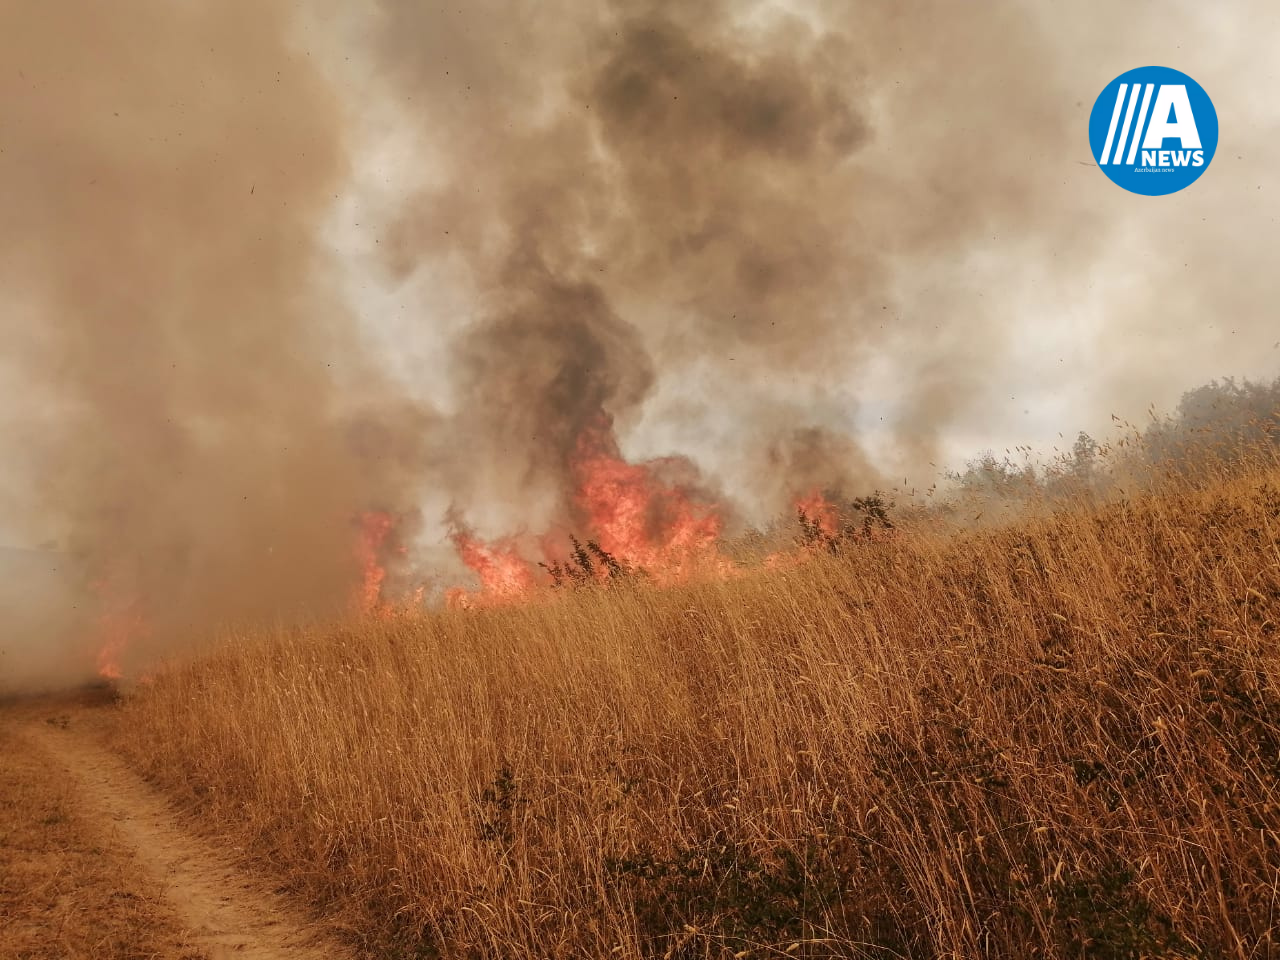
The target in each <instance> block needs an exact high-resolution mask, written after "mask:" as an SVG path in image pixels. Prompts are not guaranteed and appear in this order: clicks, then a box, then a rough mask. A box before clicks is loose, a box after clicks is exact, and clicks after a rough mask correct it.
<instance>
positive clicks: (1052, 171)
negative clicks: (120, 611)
mask: <svg viewBox="0 0 1280 960" xmlns="http://www.w3.org/2000/svg"><path fill="white" fill-rule="evenodd" d="M1245 8H1249V9H1245ZM1238 14H1239V15H1234V14H1230V13H1225V12H1217V13H1215V12H1213V11H1206V10H1203V9H1201V8H1199V7H1195V6H1193V5H1189V4H1188V5H1179V4H1174V5H1169V4H1154V3H1151V4H1130V5H1126V7H1125V9H1124V10H1123V11H1122V12H1117V11H1116V10H1115V9H1114V8H1113V7H1111V6H1110V5H1105V4H1101V3H1084V4H1073V5H1070V6H1059V5H1047V4H1035V3H1029V2H1028V3H1017V2H1012V0H996V2H992V3H985V4H982V5H980V6H979V5H971V4H956V3H949V2H942V0H933V2H924V0H921V2H908V3H898V4H874V3H852V2H849V3H836V2H811V3H799V2H797V3H791V4H778V3H772V4H770V3H729V2H721V0H710V2H703V3H696V4H691V3H675V2H663V0H612V2H601V3H596V4H584V3H578V2H568V0H552V2H542V3H528V2H523V0H516V2H497V0H480V2H475V3H469V4H465V5H458V6H437V5H430V4H421V3H416V2H414V3H411V2H408V0H369V2H367V3H362V4H336V3H333V2H331V0H314V2H312V3H304V4H285V3H276V2H274V0H268V2H261V0H255V2H252V3H250V2H248V0H222V2H219V3H212V2H207V0H188V2H183V3H170V2H161V0H129V2H127V3H123V4H117V5H111V6H110V7H105V6H90V5H83V6H78V5H65V4H64V5H58V4H41V3H36V2H34V0H0V54H2V56H0V63H2V64H4V67H3V70H4V74H3V76H4V80H3V82H2V83H0V190H2V191H3V192H2V194H0V215H2V216H3V225H4V231H3V233H2V234H0V278H3V283H4V291H5V296H4V307H3V314H2V315H3V318H4V319H3V321H0V333H2V334H3V336H4V338H5V344H6V347H5V352H4V355H3V360H2V361H0V386H2V387H3V389H4V390H5V392H6V395H7V396H8V397H9V398H10V400H9V402H8V403H7V404H6V409H5V410H4V411H3V413H2V414H0V451H2V452H3V454H4V456H5V458H6V461H7V464H8V466H7V469H5V470H4V471H3V474H2V475H0V506H2V507H3V509H4V522H5V526H6V528H7V529H8V530H9V531H10V532H11V534H12V538H13V539H16V540H20V541H22V542H24V543H26V544H27V545H33V544H35V543H37V542H40V541H55V542H56V546H57V550H56V553H57V555H58V556H59V557H65V558H68V559H67V562H66V563H65V564H61V561H60V564H61V566H63V567H65V568H68V569H71V570H73V571H74V573H73V574H67V577H68V582H74V583H75V586H74V588H70V587H69V588H68V591H69V592H68V594H67V597H64V598H63V599H64V600H67V598H68V597H70V598H72V599H75V603H74V604H73V603H72V602H70V600H67V602H61V603H60V604H59V606H60V611H61V613H63V614H65V609H66V608H68V607H70V606H76V605H78V604H79V603H80V599H81V598H83V597H84V596H86V590H87V589H88V588H87V587H86V586H85V585H86V584H88V583H89V582H91V581H92V582H97V583H99V584H102V583H106V584H108V588H109V589H111V590H114V591H116V592H117V593H118V594H120V595H124V596H130V597H138V598H141V600H142V601H143V602H144V603H145V605H146V607H147V609H148V611H149V618H150V624H151V626H150V630H151V634H152V637H153V639H152V640H151V641H149V642H150V643H151V645H152V647H153V648H154V649H156V650H165V649H173V648H175V647H176V646H181V644H182V643H184V642H185V640H186V638H187V637H189V636H193V635H195V634H197V633H200V632H202V631H205V630H207V629H208V628H209V627H210V626H211V625H213V624H214V623H222V622H241V621H261V620H264V619H271V618H276V619H279V618H289V617H293V616H296V615H303V614H305V615H308V616H313V615H328V614H334V613H339V612H341V611H342V610H343V609H344V607H345V605H346V604H348V603H349V598H350V595H351V591H352V587H353V583H354V582H355V581H356V580H357V578H358V576H359V571H358V569H357V554H356V551H355V550H354V549H353V545H352V544H353V537H355V536H356V534H357V531H358V529H359V519H358V518H359V516H360V514H361V513H362V512H363V511H367V510H384V511H388V512H390V513H393V514H395V515H396V516H397V517H398V518H401V522H402V523H403V524H405V525H406V526H408V527H412V526H413V525H414V524H415V523H419V522H421V523H422V524H423V529H424V530H425V531H426V533H427V535H428V536H430V535H431V534H432V531H433V530H434V531H435V534H436V539H438V540H440V541H441V543H446V538H445V537H444V535H443V529H444V528H443V527H442V524H443V522H444V518H445V517H456V518H461V522H464V523H467V524H469V525H476V526H478V528H479V529H480V530H481V531H482V532H483V533H486V534H491V535H498V534H504V533H521V532H535V533H536V532H537V531H539V530H540V529H544V528H545V527H546V526H547V525H549V524H553V523H557V522H561V523H564V522H570V521H572V520H573V519H574V518H573V516H572V512H573V491H572V489H571V488H572V484H573V477H574V470H573V459H574V456H575V450H576V449H577V443H578V439H579V437H580V436H581V435H582V434H583V431H584V430H586V429H588V428H591V427H593V426H594V425H598V424H600V423H602V422H607V423H610V424H612V425H613V428H614V429H615V430H616V432H617V434H618V437H619V440H620V442H621V443H622V447H623V449H624V450H632V451H636V452H638V453H640V454H642V455H645V456H655V457H665V458H668V459H666V460H664V461H663V462H664V463H666V464H673V463H677V462H678V463H680V464H681V465H682V466H681V467H680V469H679V470H678V471H674V472H675V473H678V474H679V475H680V476H682V477H685V478H686V481H687V484H688V486H689V488H690V489H691V490H696V491H697V493H698V496H699V497H702V498H707V499H714V500H718V501H720V502H721V503H722V506H723V510H724V512H725V515H726V516H727V517H730V518H743V517H745V518H753V519H756V520H759V519H760V518H763V517H767V516H769V515H770V514H771V513H776V512H777V511H780V510H785V509H786V508H787V505H788V503H789V502H790V498H792V497H794V496H795V495H797V494H799V493H802V492H806V491H808V490H811V489H813V488H815V487H817V488H826V489H830V490H835V491H839V492H842V493H847V494H851V495H857V494H861V493H865V492H868V491H869V490H870V489H873V488H875V487H877V486H882V485H885V484H889V483H893V482H896V480H897V479H899V478H900V477H901V475H902V474H904V473H907V472H912V471H914V472H916V473H917V474H919V472H920V471H924V470H926V469H927V467H928V465H929V464H930V463H933V462H937V461H938V460H939V458H940V456H942V455H943V453H945V452H946V450H947V449H948V447H949V445H953V444H954V443H955V442H956V438H957V437H960V438H964V441H965V442H968V438H970V437H973V438H975V439H976V440H979V441H980V440H981V439H982V438H983V437H984V436H985V435H990V434H993V433H994V434H999V435H1002V436H1008V435H1010V433H1011V432H1014V431H1016V430H1018V429H1020V428H1021V427H1022V426H1029V425H1030V420H1029V419H1027V418H1028V417H1030V416H1031V408H1033V407H1037V406H1038V408H1039V409H1041V410H1049V411H1052V413H1053V415H1054V416H1055V417H1060V418H1063V419H1065V420H1068V422H1064V423H1061V424H1060V426H1061V427H1063V428H1065V429H1067V430H1074V429H1076V428H1077V427H1083V426H1087V425H1088V424H1089V423H1092V422H1094V421H1095V420H1097V419H1098V418H1105V417H1106V415H1107V414H1108V413H1110V412H1115V410H1116V409H1117V408H1118V409H1121V410H1124V411H1130V410H1132V409H1134V408H1137V409H1142V408H1145V406H1146V405H1147V404H1148V403H1151V402H1160V403H1165V404H1168V403H1169V402H1170V401H1171V400H1173V399H1176V393H1177V392H1179V391H1180V390H1181V389H1183V388H1185V387H1188V386H1193V385H1195V383H1196V382H1200V381H1201V380H1203V379H1207V378H1208V376H1213V375H1223V374H1230V373H1242V372H1244V373H1250V372H1257V373H1262V372H1267V371H1266V370H1265V369H1264V368H1265V367H1266V366H1267V364H1268V363H1269V362H1270V361H1269V359H1268V356H1269V355H1267V354H1266V352H1265V350H1266V349H1269V348H1270V343H1267V344H1265V345H1264V344H1263V340H1266V339H1274V338H1271V337H1270V336H1269V334H1268V332H1267V331H1268V330H1270V329H1272V328H1273V327H1274V322H1273V321H1272V320H1271V309H1272V307H1271V304H1273V303H1275V302H1276V294H1277V293H1280V290H1277V289H1276V288H1277V285H1280V281H1277V279H1276V276H1277V275H1276V274H1275V271H1273V270H1271V269H1269V267H1268V265H1267V263H1266V257H1267V256H1268V251H1270V250H1271V249H1274V241H1275V240H1276V239H1280V238H1278V237H1277V236H1276V234H1277V232H1278V231H1277V228H1276V226H1275V222H1276V218H1275V217H1274V215H1268V214H1267V213H1266V211H1267V210H1268V209H1269V208H1268V206H1267V205H1268V203H1269V199H1268V198H1269V197H1270V195H1271V193H1273V192H1274V188H1275V187H1276V185H1277V184H1276V181H1275V178H1274V175H1273V174H1271V173H1270V171H1271V170H1273V169H1274V168H1275V164H1274V162H1272V161H1273V160H1274V157H1273V156H1272V154H1273V153H1274V149H1275V145H1276V143H1277V130H1280V124H1278V123H1277V119H1276V112H1275V110H1274V108H1272V107H1271V106H1270V105H1269V103H1268V102H1267V100H1266V98H1263V97H1260V96H1259V95H1258V94H1257V91H1258V90H1259V89H1262V88H1263V87H1265V85H1266V83H1267V82H1269V81H1268V78H1270V79H1271V81H1274V72H1273V68H1272V67H1271V66H1270V60H1269V59H1268V58H1267V55H1266V50H1265V44H1264V43H1262V42H1260V41H1259V40H1257V39H1256V38H1258V37H1262V36H1265V35H1266V34H1267V30H1266V29H1263V28H1264V27H1266V26H1267V25H1268V24H1271V25H1275V20H1276V14H1275V13H1274V11H1272V10H1271V8H1270V7H1269V6H1267V5H1264V4H1261V3H1256V4H1246V5H1242V8H1241V11H1239V12H1238ZM1147 62H1164V63H1166V64H1167V65H1169V66H1175V67H1177V68H1179V69H1182V70H1184V71H1186V72H1188V73H1190V74H1191V75H1192V76H1195V77H1196V78H1197V79H1198V80H1199V81H1200V82H1201V83H1202V84H1203V85H1204V86H1205V88H1206V89H1207V90H1208V91H1209V93H1210V95H1211V96H1212V97H1213V98H1214V100H1215V104H1216V106H1217V110H1218V113H1219V117H1220V120H1221V122H1222V130H1223V145H1222V146H1221V147H1220V150H1219V157H1218V159H1217V160H1215V163H1214V165H1213V166H1212V167H1211V169H1210V170H1209V171H1208V172H1207V174H1206V175H1205V176H1204V177H1202V178H1201V180H1200V181H1199V182H1198V183H1197V184H1196V185H1194V187H1193V188H1191V189H1189V190H1187V191H1184V193H1183V194H1179V195H1175V196H1173V197H1169V198H1159V199H1155V200H1153V199H1152V198H1139V197H1133V196H1131V195H1128V194H1124V193H1123V191H1120V190H1119V189H1118V188H1116V187H1115V186H1114V185H1112V184H1111V183H1110V182H1109V181H1107V180H1106V178H1105V177H1103V176H1102V175H1101V174H1100V173H1099V172H1098V171H1097V170H1096V169H1093V168H1091V166H1090V163H1091V158H1090V155H1089V149H1088V141H1087V118H1088V113H1089V109H1090V108H1091V106H1092V103H1093V99H1094V97H1096V95H1097V93H1098V91H1100V90H1101V89H1102V88H1103V86H1105V84H1106V83H1107V82H1108V81H1109V80H1110V79H1111V78H1112V77H1113V76H1115V75H1117V74H1118V73H1121V72H1123V71H1124V70H1127V69H1130V68H1132V67H1134V66H1138V65H1141V64H1143V63H1147ZM1273 86H1274V84H1273ZM1024 414H1025V416H1024ZM673 457H674V458H676V459H670V458H673ZM681 458H683V459H681ZM433 524H434V526H433ZM444 549H445V550H446V551H447V547H445V548H444ZM419 561H420V562H421V563H422V564H424V565H426V566H430V565H431V564H433V563H436V562H437V561H439V562H444V554H443V553H431V552H430V551H429V550H427V551H426V552H425V553H424V554H423V557H422V558H419ZM46 592H47V591H46ZM86 605H87V601H86ZM11 606H12V605H11ZM77 608H78V606H77ZM13 609H16V607H13ZM28 612H29V611H27V612H24V617H26V619H25V620H24V623H29V622H30V621H31V617H30V616H27V613H28ZM37 619H38V618H37ZM59 630H60V631H61V632H60V633H59V636H62V635H64V634H65V635H66V636H70V637H72V639H64V640H62V641H59V642H61V643H63V644H64V645H66V646H67V647H68V649H70V648H71V647H74V646H75V644H77V643H82V642H83V640H82V639H76V637H77V636H79V635H77V634H76V631H75V630H70V631H68V630H64V629H62V628H61V627H60V628H59ZM23 631H24V635H26V634H27V633H30V632H31V631H30V630H29V627H24V628H23ZM31 635H33V636H34V633H32V634H31ZM40 642H42V643H46V641H45V640H42V641H40ZM47 642H52V641H47ZM27 645H28V646H33V643H30V644H27ZM16 646H17V647H18V648H20V647H21V646H22V645H21V644H17V645H16ZM13 647H14V645H13V644H11V649H12V648H13ZM46 659H47V658H46ZM13 666H14V660H13V657H12V654H10V668H11V669H12V668H13Z"/></svg>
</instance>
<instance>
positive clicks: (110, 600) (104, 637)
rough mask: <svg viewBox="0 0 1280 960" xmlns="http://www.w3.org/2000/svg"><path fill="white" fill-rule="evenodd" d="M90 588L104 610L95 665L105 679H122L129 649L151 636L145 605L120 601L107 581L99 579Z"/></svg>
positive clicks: (95, 645)
mask: <svg viewBox="0 0 1280 960" xmlns="http://www.w3.org/2000/svg"><path fill="white" fill-rule="evenodd" d="M90 586H91V587H92V588H93V591H94V592H95V593H96V594H97V595H98V601H99V604H100V605H101V608H102V610H101V612H100V613H99V614H98V620H97V629H96V631H95V632H96V636H95V639H94V647H95V652H94V666H95V667H96V669H97V672H98V676H100V677H102V678H103V679H104V680H121V679H123V678H124V668H123V667H122V665H121V663H122V660H123V657H124V653H125V650H126V649H127V648H128V647H129V646H130V645H131V644H132V643H133V642H134V641H135V640H136V639H138V638H140V637H142V636H144V635H145V634H146V633H147V629H148V628H147V621H146V617H145V616H144V615H143V612H142V604H141V602H140V601H138V600H122V599H120V597H119V595H118V594H116V593H115V592H114V591H113V589H112V587H111V585H110V584H109V583H108V582H107V581H106V580H96V581H94V582H93V583H92V584H91V585H90Z"/></svg>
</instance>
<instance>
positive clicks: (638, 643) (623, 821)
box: [120, 460, 1280, 960]
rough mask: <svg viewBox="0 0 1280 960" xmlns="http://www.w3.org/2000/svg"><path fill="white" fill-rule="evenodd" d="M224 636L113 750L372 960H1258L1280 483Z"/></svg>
mask: <svg viewBox="0 0 1280 960" xmlns="http://www.w3.org/2000/svg"><path fill="white" fill-rule="evenodd" d="M1181 473H1182V475H1180V476H1178V477H1177V478H1175V479H1166V480H1164V481H1161V482H1159V483H1157V484H1156V485H1155V486H1153V487H1150V488H1148V489H1147V490H1146V491H1145V492H1142V493H1133V494H1131V495H1129V496H1127V497H1124V498H1122V499H1110V500H1109V501H1108V502H1100V501H1098V500H1088V499H1085V498H1081V499H1079V500H1077V502H1075V503H1073V504H1071V505H1070V506H1067V507H1063V508H1061V509H1058V510H1055V511H1053V512H1052V513H1050V514H1049V515H1047V516H1043V517H1040V518H1037V519H1027V520H1023V521H1020V522H1018V523H1014V524H1010V525H1005V526H1002V527H1000V528H998V529H991V530H985V531H980V532H969V533H954V532H953V533H950V534H942V533H939V532H937V531H936V530H935V531H934V532H927V531H924V530H915V531H911V530H908V531H906V532H904V534H903V535H902V536H899V537H897V538H896V539H893V540H890V541H887V542H863V543H860V544H851V545H848V546H847V547H846V548H845V549H842V550H841V551H839V552H838V554H836V555H830V554H828V553H826V552H821V553H815V555H814V556H813V557H812V558H811V559H809V560H807V561H806V562H804V563H802V564H800V565H798V566H794V567H791V568H788V569H782V570H776V571H761V572H758V573H755V574H752V575H749V576H744V577H741V578H737V579H732V580H729V581H726V582H716V583H704V584H697V585H693V586H688V587H684V588H680V589H670V590H659V589H655V588H651V587H646V586H645V585H643V584H628V583H623V584H621V585H618V584H611V585H609V586H608V587H602V588H586V589H579V590H564V591H560V592H559V593H557V594H556V596H555V599H554V600H551V601H548V602H539V603H531V604H527V605H523V606H519V607H514V608H506V609H492V610H479V611H456V612H442V613H439V614H433V615H431V616H428V617H426V618H424V619H421V620H404V621H395V622H390V623H368V624H363V625H359V626H352V627H350V628H347V629H333V630H314V631H310V632H304V631H299V632H292V633H283V632H282V633H280V634H278V635H274V636H270V637H267V636H255V637H248V638H242V639H240V640H238V641H236V642H234V643H232V644H231V645H229V646H228V647H227V648H226V649H225V650H222V651H221V652H218V653H215V654H214V655H212V656H210V657H208V658H206V659H204V660H202V661H200V662H198V663H196V664H194V665H187V666H179V667H174V668H172V669H169V670H167V671H165V672H162V673H161V674H160V675H159V676H158V677H157V678H156V679H155V680H154V682H152V683H151V684H149V685H148V686H146V687H144V688H143V689H142V690H141V691H140V692H139V694H138V695H137V696H136V697H134V698H132V700H131V702H130V703H129V704H128V705H127V707H126V709H125V712H124V714H123V717H122V718H121V727H120V730H121V737H120V743H121V746H122V748H123V749H125V750H126V751H127V752H128V753H129V754H130V755H131V757H132V758H133V759H134V761H135V762H136V763H137V764H138V765H139V766H140V767H142V768H143V769H144V770H146V771H147V772H149V773H150V774H152V775H154V776H155V777H156V778H158V779H159V780H160V781H161V782H163V783H164V784H166V785H167V786H168V787H169V788H171V789H172V790H174V791H176V792H177V793H178V794H180V795H182V796H184V797H185V798H186V799H187V800H188V801H189V802H190V803H191V804H193V805H197V806H198V809H199V810H200V812H201V814H202V815H203V816H204V817H206V818H207V820H208V822H210V823H213V824H216V825H217V826H218V828H219V829H222V830H225V831H227V832H228V833H229V834H235V835H238V836H240V837H248V838H249V839H250V840H251V843H252V848H253V849H254V850H256V851H257V852H258V853H259V854H260V855H261V856H262V857H263V858H264V859H266V860H269V861H270V862H271V864H272V865H273V867H274V869H277V870H279V871H280V872H281V873H283V874H284V875H286V876H287V877H288V878H289V879H290V881H291V882H292V883H293V884H294V886H295V887H296V889H298V890H300V891H302V892H304V893H306V894H307V895H309V896H311V897H313V898H315V899H316V900H318V901H320V902H323V903H326V904H328V905H329V907H330V909H331V910H332V911H333V912H335V913H339V914H342V915H343V916H344V917H345V918H346V919H347V921H348V922H349V923H350V924H351V925H352V927H353V928H354V929H356V930H358V931H360V933H361V935H362V936H364V938H365V942H366V944H367V945H368V946H369V948H370V951H371V952H372V953H374V954H375V955H378V956H387V957H401V956H405V957H407V956H420V957H431V956H437V955H439V956H445V957H477V958H478V957H492V958H534V957H560V956H563V957H569V956H572V957H619V958H639V957H669V958H695V957H715V958H720V957H760V958H763V957H769V956H790V957H876V958H893V957H911V958H926V957H927V958H935V957H937V958H942V957H1006V958H1021V957H1058V958H1076V957H1097V958H1140V957H1206V958H1209V957H1214V958H1216V957H1232V958H1242V960H1244V958H1249V960H1254V958H1264V957H1271V956H1278V955H1280V943H1278V942H1277V940H1278V938H1280V891H1278V888H1277V881H1278V879H1280V792H1278V790H1280V646H1278V644H1277V639H1278V637H1280V549H1278V548H1277V534H1278V533H1280V471H1277V470H1276V467H1275V464H1274V462H1273V461H1269V460H1264V461H1255V462H1252V463H1250V464H1245V463H1239V462H1237V463H1235V464H1233V465H1230V469H1227V470H1222V471H1218V472H1217V474H1216V475H1214V476H1208V475H1207V473H1208V471H1206V472H1205V474H1204V475H1201V476H1198V477H1188V476H1186V472H1185V471H1182V472H1181Z"/></svg>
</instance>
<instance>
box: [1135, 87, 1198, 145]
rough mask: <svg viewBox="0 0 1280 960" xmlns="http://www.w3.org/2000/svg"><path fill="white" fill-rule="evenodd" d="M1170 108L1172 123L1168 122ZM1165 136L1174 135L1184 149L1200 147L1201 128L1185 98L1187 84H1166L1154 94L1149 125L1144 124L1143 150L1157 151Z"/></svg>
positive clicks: (1189, 103)
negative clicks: (1197, 124)
mask: <svg viewBox="0 0 1280 960" xmlns="http://www.w3.org/2000/svg"><path fill="white" fill-rule="evenodd" d="M1170 110H1172V111H1173V118H1174V119H1173V122H1172V123H1170V122H1169V112H1170ZM1166 137H1174V138H1176V139H1178V140H1180V141H1181V142H1182V149H1183V150H1199V149H1200V129H1199V127H1197V126H1196V116H1195V114H1194V113H1192V112H1191V101H1190V100H1189V99H1187V87H1186V85H1185V84H1181V83H1176V84H1175V83H1166V84H1163V85H1162V86H1161V87H1160V92H1159V93H1158V94H1156V105H1155V107H1154V108H1153V109H1152V111H1151V124H1150V125H1149V126H1148V127H1147V135H1146V137H1145V138H1144V139H1143V141H1142V149H1144V150H1160V149H1162V148H1163V147H1164V141H1165V138H1166Z"/></svg>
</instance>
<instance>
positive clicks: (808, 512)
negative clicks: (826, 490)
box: [795, 490, 840, 537]
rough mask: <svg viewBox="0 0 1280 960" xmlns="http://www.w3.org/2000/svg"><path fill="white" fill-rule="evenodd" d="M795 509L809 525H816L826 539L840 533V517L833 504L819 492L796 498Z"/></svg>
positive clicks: (813, 491)
mask: <svg viewBox="0 0 1280 960" xmlns="http://www.w3.org/2000/svg"><path fill="white" fill-rule="evenodd" d="M795 508H796V510H797V511H798V512H802V513H804V515H805V517H807V518H808V520H809V522H810V523H816V524H817V525H818V529H819V530H821V531H822V533H823V534H824V535H826V536H828V537H834V536H835V535H836V534H837V533H839V531H840V515H839V513H838V512H837V511H836V507H835V504H833V503H832V502H831V501H830V500H828V499H827V498H826V497H825V496H824V495H823V493H822V491H821V490H811V491H810V492H809V493H807V494H805V495H804V496H802V497H797V498H796V503H795Z"/></svg>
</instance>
